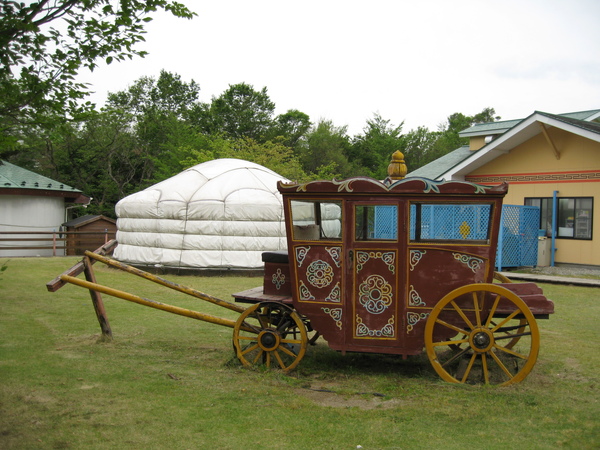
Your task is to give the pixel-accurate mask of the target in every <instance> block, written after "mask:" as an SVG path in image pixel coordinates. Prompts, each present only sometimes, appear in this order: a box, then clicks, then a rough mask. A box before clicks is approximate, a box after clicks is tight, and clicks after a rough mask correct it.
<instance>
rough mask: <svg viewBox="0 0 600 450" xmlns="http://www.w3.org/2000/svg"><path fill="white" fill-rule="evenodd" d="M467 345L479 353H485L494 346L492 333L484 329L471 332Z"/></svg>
mask: <svg viewBox="0 0 600 450" xmlns="http://www.w3.org/2000/svg"><path fill="white" fill-rule="evenodd" d="M469 343H470V344H471V348H472V349H473V350H475V351H476V352H479V353H484V352H487V351H488V350H490V349H491V348H492V346H493V345H494V336H493V335H492V333H491V332H490V331H489V330H487V329H485V328H478V329H475V330H473V332H472V333H471V335H470V336H469Z"/></svg>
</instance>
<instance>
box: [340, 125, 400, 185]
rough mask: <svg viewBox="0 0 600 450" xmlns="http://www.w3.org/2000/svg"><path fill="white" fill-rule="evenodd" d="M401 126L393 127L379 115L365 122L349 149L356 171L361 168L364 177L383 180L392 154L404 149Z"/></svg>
mask: <svg viewBox="0 0 600 450" xmlns="http://www.w3.org/2000/svg"><path fill="white" fill-rule="evenodd" d="M402 125H403V124H400V125H393V124H392V123H391V121H390V120H385V119H384V118H383V117H381V115H379V114H375V115H374V117H373V119H370V120H367V125H366V126H365V127H364V128H363V134H359V135H357V136H355V137H354V139H353V141H352V146H351V149H350V154H349V158H350V160H351V161H352V163H353V165H354V167H356V171H358V170H360V168H362V169H363V170H364V171H365V172H366V173H364V174H365V175H369V176H372V177H374V178H377V179H383V178H385V177H386V176H387V166H388V164H389V163H390V157H391V155H392V153H394V152H395V151H396V150H402V149H403V147H404V139H403V137H402Z"/></svg>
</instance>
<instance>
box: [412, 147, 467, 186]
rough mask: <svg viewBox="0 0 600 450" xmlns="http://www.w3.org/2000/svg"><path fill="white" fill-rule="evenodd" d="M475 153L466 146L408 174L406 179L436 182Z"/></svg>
mask: <svg viewBox="0 0 600 450" xmlns="http://www.w3.org/2000/svg"><path fill="white" fill-rule="evenodd" d="M473 153H474V152H473V151H471V150H469V146H468V145H464V146H462V147H459V148H457V149H456V150H454V151H452V152H450V153H447V154H445V155H444V156H442V157H440V158H438V159H436V160H435V161H431V162H430V163H429V164H425V165H424V166H423V167H420V168H418V169H417V170H415V171H413V172H410V173H408V175H406V177H407V178H411V177H421V178H429V179H431V180H435V179H436V178H437V177H439V176H441V175H443V174H444V173H446V172H447V171H448V170H450V169H451V168H452V167H454V166H455V165H457V164H459V163H460V162H462V161H463V160H465V159H467V158H468V157H469V156H471V155H472V154H473Z"/></svg>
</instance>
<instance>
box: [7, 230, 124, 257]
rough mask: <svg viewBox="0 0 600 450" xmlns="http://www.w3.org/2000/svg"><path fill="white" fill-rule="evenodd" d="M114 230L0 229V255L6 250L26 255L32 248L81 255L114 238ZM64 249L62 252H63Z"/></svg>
mask: <svg viewBox="0 0 600 450" xmlns="http://www.w3.org/2000/svg"><path fill="white" fill-rule="evenodd" d="M115 234H116V233H115V232H114V231H109V230H105V231H104V232H98V231H0V257H2V256H4V255H3V254H4V253H6V252H10V253H11V256H19V255H18V254H17V253H18V252H19V251H22V252H23V255H21V256H28V255H27V254H26V253H27V252H29V251H32V250H45V251H46V252H47V253H48V256H50V255H49V253H50V251H51V252H52V256H57V255H83V254H84V252H85V251H86V250H92V251H93V250H95V249H96V248H98V247H100V246H102V245H104V244H106V243H107V242H108V241H110V240H111V239H115V237H116V236H115ZM63 251H64V252H63Z"/></svg>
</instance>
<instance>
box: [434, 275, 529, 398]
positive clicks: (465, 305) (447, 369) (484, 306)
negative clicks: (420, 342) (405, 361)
mask: <svg viewBox="0 0 600 450" xmlns="http://www.w3.org/2000/svg"><path fill="white" fill-rule="evenodd" d="M424 338H425V348H426V350H427V356H428V357H429V361H430V362H431V364H432V366H433V368H434V369H435V371H436V372H437V373H438V375H440V376H441V377H442V378H443V379H444V380H446V381H449V382H452V383H469V384H477V383H486V384H499V385H501V386H506V385H509V384H513V383H518V382H520V381H522V380H523V379H524V378H525V377H526V376H527V375H528V374H529V372H531V369H532V368H533V366H534V365H535V362H536V360H537V355H538V351H539V346H540V335H539V330H538V327H537V323H536V320H535V317H534V316H533V314H532V313H531V311H530V310H529V308H528V307H527V305H526V304H525V302H524V301H523V300H521V299H520V298H519V297H518V296H517V295H516V294H514V293H513V292H511V291H509V290H508V289H506V288H504V287H502V286H498V285H495V284H470V285H467V286H463V287H460V288H458V289H455V290H454V291H452V292H450V293H449V294H448V295H446V296H445V297H444V298H442V299H441V300H440V301H439V302H438V303H437V305H436V306H435V307H434V308H433V310H432V311H431V313H430V315H429V317H428V318H427V322H426V325H425V336H424Z"/></svg>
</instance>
